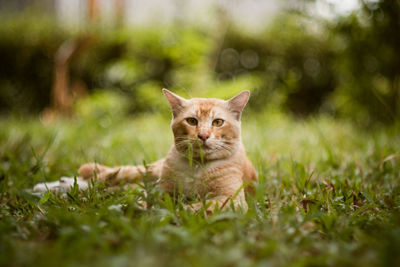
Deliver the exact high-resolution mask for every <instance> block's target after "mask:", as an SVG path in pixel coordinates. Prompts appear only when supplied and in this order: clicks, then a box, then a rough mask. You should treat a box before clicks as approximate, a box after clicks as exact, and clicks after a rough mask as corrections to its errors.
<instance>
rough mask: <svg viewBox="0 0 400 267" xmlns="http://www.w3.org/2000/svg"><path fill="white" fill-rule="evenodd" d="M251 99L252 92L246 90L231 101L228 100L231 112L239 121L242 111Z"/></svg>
mask: <svg viewBox="0 0 400 267" xmlns="http://www.w3.org/2000/svg"><path fill="white" fill-rule="evenodd" d="M249 98H250V91H248V90H246V91H243V92H241V93H240V94H238V95H237V96H234V97H232V98H231V99H229V100H227V102H228V108H229V110H230V111H232V112H233V113H235V115H236V118H237V119H238V120H239V119H240V116H241V115H242V111H243V109H244V107H245V106H246V104H247V101H249Z"/></svg>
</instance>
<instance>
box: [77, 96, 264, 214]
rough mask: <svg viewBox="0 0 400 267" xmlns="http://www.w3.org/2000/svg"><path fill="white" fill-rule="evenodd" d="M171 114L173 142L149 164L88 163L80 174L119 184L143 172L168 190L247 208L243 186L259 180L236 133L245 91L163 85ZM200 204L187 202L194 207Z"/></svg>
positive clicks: (238, 132) (244, 101)
mask: <svg viewBox="0 0 400 267" xmlns="http://www.w3.org/2000/svg"><path fill="white" fill-rule="evenodd" d="M163 92H164V95H165V96H166V98H167V100H168V101H169V103H170V106H171V109H172V113H173V119H172V123H171V128H172V131H173V133H174V140H175V142H174V144H173V145H172V147H171V149H170V151H169V153H168V155H167V156H166V157H165V158H164V159H161V160H159V161H157V162H154V163H152V164H149V166H146V168H145V167H144V166H119V167H113V168H110V167H106V166H103V165H99V164H95V163H88V164H84V165H82V166H81V167H80V169H79V171H78V172H79V175H80V176H81V177H82V178H84V179H91V178H92V177H93V176H94V173H96V176H97V178H98V179H100V180H107V181H109V182H110V183H114V184H116V183H119V182H121V181H122V180H124V181H128V182H136V181H138V180H140V179H141V177H142V176H143V175H144V174H147V175H150V176H152V177H155V178H156V179H158V186H159V187H160V188H161V189H162V190H164V191H165V192H166V193H169V194H175V193H182V194H184V196H186V197H187V198H189V199H192V198H194V197H201V198H207V199H208V200H207V201H210V202H211V205H210V207H209V209H210V210H211V209H213V208H214V207H215V205H218V206H219V207H220V208H224V207H226V206H229V205H230V201H232V203H233V204H234V206H235V207H239V206H240V207H242V208H243V209H244V210H247V204H246V200H245V190H244V189H245V187H246V189H251V187H252V182H256V181H257V175H256V172H255V170H254V168H253V166H252V164H251V163H250V161H249V160H248V158H247V156H246V153H245V149H244V146H243V144H242V141H241V134H240V126H241V125H240V117H241V113H242V110H243V108H244V106H245V105H246V103H247V101H248V98H249V92H248V91H244V92H242V93H241V94H239V95H237V96H236V97H234V98H232V99H230V100H227V101H224V100H221V99H209V98H193V99H190V100H186V99H183V98H181V97H179V96H177V95H175V94H173V93H171V92H170V91H168V90H166V89H164V90H163ZM201 206H202V203H200V202H199V203H195V204H193V205H191V206H190V207H191V208H193V209H195V210H198V209H200V208H201Z"/></svg>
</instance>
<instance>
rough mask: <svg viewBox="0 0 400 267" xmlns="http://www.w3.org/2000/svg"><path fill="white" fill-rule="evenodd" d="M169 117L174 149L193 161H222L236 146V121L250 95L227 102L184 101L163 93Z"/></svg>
mask: <svg viewBox="0 0 400 267" xmlns="http://www.w3.org/2000/svg"><path fill="white" fill-rule="evenodd" d="M163 93H164V95H165V97H166V98H167V100H168V102H169V104H170V106H171V109H172V114H173V119H172V123H171V128H172V132H173V133H174V139H175V147H176V149H177V150H178V151H179V152H180V153H182V154H185V155H189V156H193V158H195V159H199V158H203V159H205V160H215V159H223V158H226V157H229V156H231V155H232V154H233V153H235V152H236V151H237V149H238V148H239V146H240V143H241V139H240V118H241V114H242V111H243V108H244V107H245V105H246V103H247V101H248V100H249V96H250V92H249V91H243V92H241V93H240V94H238V95H237V96H235V97H233V98H231V99H229V100H222V99H215V98H192V99H184V98H182V97H180V96H178V95H176V94H174V93H172V92H170V91H168V90H167V89H163Z"/></svg>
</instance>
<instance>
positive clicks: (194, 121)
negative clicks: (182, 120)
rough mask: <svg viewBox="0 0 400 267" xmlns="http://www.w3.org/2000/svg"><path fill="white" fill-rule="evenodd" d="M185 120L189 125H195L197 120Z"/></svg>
mask: <svg viewBox="0 0 400 267" xmlns="http://www.w3.org/2000/svg"><path fill="white" fill-rule="evenodd" d="M186 122H187V123H189V125H191V126H196V125H197V120H196V119H195V118H187V119H186Z"/></svg>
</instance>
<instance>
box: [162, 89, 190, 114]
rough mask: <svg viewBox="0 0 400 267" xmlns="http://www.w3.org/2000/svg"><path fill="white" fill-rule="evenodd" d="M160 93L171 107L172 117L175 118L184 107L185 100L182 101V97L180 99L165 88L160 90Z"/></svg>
mask: <svg viewBox="0 0 400 267" xmlns="http://www.w3.org/2000/svg"><path fill="white" fill-rule="evenodd" d="M162 92H163V94H164V96H165V98H167V100H168V102H169V105H170V106H171V109H172V115H174V117H176V115H177V114H178V113H179V112H180V111H181V110H182V109H183V108H184V107H185V105H186V102H187V100H186V99H184V98H183V97H180V96H178V95H176V94H174V93H172V92H171V91H169V90H167V89H165V88H164V89H162Z"/></svg>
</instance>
